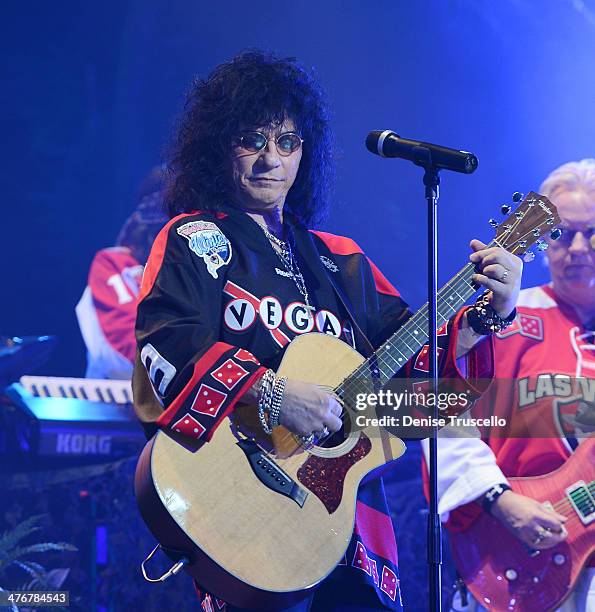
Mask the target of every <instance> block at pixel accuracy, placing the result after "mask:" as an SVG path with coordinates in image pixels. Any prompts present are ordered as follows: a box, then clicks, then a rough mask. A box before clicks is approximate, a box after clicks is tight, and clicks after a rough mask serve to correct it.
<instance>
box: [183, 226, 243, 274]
mask: <svg viewBox="0 0 595 612" xmlns="http://www.w3.org/2000/svg"><path fill="white" fill-rule="evenodd" d="M177 232H178V234H179V235H180V236H184V238H186V239H187V240H188V247H189V248H190V250H191V251H192V252H193V253H195V254H196V255H198V256H199V257H201V258H202V259H203V261H204V262H205V264H206V266H207V270H208V272H209V274H210V275H211V276H212V277H213V278H218V274H217V270H218V269H219V268H220V267H221V266H225V265H227V264H228V263H229V262H230V261H231V243H230V242H229V240H228V239H227V236H226V235H225V234H224V233H223V232H222V231H221V230H220V229H219V228H218V227H217V226H216V225H215V224H214V223H212V222H211V221H191V222H190V223H184V225H181V226H180V227H178V229H177Z"/></svg>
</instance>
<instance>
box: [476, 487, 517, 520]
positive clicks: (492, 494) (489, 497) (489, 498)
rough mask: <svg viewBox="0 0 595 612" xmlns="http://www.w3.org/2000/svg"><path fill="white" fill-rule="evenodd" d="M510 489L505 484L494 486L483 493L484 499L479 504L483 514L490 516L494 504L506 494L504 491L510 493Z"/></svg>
mask: <svg viewBox="0 0 595 612" xmlns="http://www.w3.org/2000/svg"><path fill="white" fill-rule="evenodd" d="M510 490H511V488H510V486H509V485H507V484H506V483H505V482H502V483H500V484H497V485H494V486H493V487H492V488H491V489H489V490H488V491H486V492H485V495H484V498H483V500H482V502H481V505H482V507H483V509H484V510H485V512H487V513H488V514H492V506H493V505H494V502H495V501H496V500H497V499H498V498H499V497H500V495H502V494H503V493H506V491H510Z"/></svg>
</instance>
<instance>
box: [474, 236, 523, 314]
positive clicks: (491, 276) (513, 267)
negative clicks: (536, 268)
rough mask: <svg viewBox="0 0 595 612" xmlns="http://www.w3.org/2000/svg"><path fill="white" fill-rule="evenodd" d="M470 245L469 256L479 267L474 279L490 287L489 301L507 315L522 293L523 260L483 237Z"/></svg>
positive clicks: (497, 310)
mask: <svg viewBox="0 0 595 612" xmlns="http://www.w3.org/2000/svg"><path fill="white" fill-rule="evenodd" d="M470 246H471V248H472V249H473V251H474V252H473V253H471V255H470V256H469V259H470V260H471V262H472V263H474V264H475V265H476V267H477V268H478V273H477V274H474V275H473V280H474V281H475V282H476V283H477V284H479V285H481V286H482V287H485V288H486V289H489V290H490V291H491V296H490V304H491V306H492V308H493V309H494V310H495V311H496V312H497V313H498V314H499V315H500V316H501V317H502V318H503V319H505V318H506V317H508V315H509V314H510V313H511V312H512V311H513V310H514V307H515V306H516V303H517V299H518V297H519V291H520V289H521V276H522V274H523V262H522V260H521V259H520V258H519V257H517V256H516V255H513V254H512V253H509V252H508V251H507V250H506V249H503V248H501V247H488V246H487V245H486V244H484V243H483V242H481V240H472V241H471V243H470Z"/></svg>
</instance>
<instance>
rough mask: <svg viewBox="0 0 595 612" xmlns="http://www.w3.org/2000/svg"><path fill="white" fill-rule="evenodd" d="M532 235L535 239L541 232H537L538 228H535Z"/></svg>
mask: <svg viewBox="0 0 595 612" xmlns="http://www.w3.org/2000/svg"><path fill="white" fill-rule="evenodd" d="M533 235H534V236H535V237H539V236H540V235H541V232H540V231H539V228H538V227H536V228H535V229H534V230H533Z"/></svg>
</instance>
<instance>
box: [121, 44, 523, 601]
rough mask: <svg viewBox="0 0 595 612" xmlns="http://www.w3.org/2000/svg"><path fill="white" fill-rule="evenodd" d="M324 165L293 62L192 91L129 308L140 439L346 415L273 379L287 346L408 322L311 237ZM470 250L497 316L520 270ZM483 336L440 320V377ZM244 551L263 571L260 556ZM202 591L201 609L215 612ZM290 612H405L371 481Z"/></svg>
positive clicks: (482, 361)
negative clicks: (348, 525) (345, 540)
mask: <svg viewBox="0 0 595 612" xmlns="http://www.w3.org/2000/svg"><path fill="white" fill-rule="evenodd" d="M332 160H333V147H332V138H331V131H330V125H329V115H328V110H327V104H326V102H325V99H324V96H323V95H322V92H321V90H320V88H319V86H318V85H317V83H316V82H315V81H314V79H313V78H312V76H311V74H310V73H309V72H308V71H306V70H304V69H303V68H302V67H301V66H300V65H299V64H298V63H297V62H296V61H295V60H293V59H278V58H276V57H274V56H273V55H270V54H267V53H263V52H260V51H250V52H246V53H243V54H241V55H239V56H237V57H236V58H234V59H233V60H231V61H230V62H227V63H224V64H222V65H220V66H218V67H217V68H216V69H215V70H214V71H213V72H212V73H211V75H210V76H209V77H208V78H207V79H206V80H202V81H196V82H195V83H194V85H193V87H192V89H191V91H190V93H189V96H188V101H187V104H186V107H185V110H184V113H183V116H182V118H181V122H180V125H179V130H178V136H177V139H176V141H175V144H174V147H173V152H172V162H171V165H170V168H171V172H172V176H171V185H170V188H169V190H168V194H167V198H166V200H167V206H168V210H169V213H170V216H171V217H172V219H171V220H170V222H169V223H168V224H167V225H166V227H165V228H164V229H163V230H162V231H161V233H160V234H159V236H158V237H157V239H156V241H155V244H154V246H153V249H152V252H151V255H150V257H149V262H148V265H147V267H146V269H145V274H144V277H143V285H142V288H141V293H140V303H139V308H138V318H137V327H136V332H137V342H138V353H137V361H136V366H135V372H134V378H133V389H134V394H135V408H136V411H137V414H138V416H139V418H140V420H141V421H142V422H143V424H144V426H145V428H146V430H147V432H148V433H154V432H155V431H156V429H157V428H161V429H163V430H165V431H169V432H172V434H173V436H174V437H177V438H179V437H182V438H186V439H187V440H190V439H192V440H197V441H198V442H199V443H202V442H203V441H204V442H206V443H207V444H208V443H209V442H211V441H213V440H214V439H216V437H217V436H218V435H219V434H218V432H220V431H221V430H220V427H221V426H222V424H223V423H226V425H225V426H224V427H221V429H224V428H225V427H227V428H228V429H229V427H230V426H229V422H230V420H228V419H227V417H231V419H236V418H238V417H237V415H238V409H239V408H240V407H241V406H246V405H252V406H254V408H253V411H252V413H251V414H253V416H254V420H255V423H256V429H257V432H256V433H255V434H254V436H255V437H257V438H258V439H259V440H261V439H265V438H266V440H268V441H269V442H270V440H271V439H273V440H274V435H273V436H272V438H268V435H269V434H271V433H273V434H274V433H275V432H274V430H276V429H277V428H279V427H281V428H285V430H289V432H292V434H294V435H295V436H296V439H297V440H301V441H302V443H303V447H304V448H305V449H308V448H310V447H311V446H312V445H316V444H317V443H321V442H322V441H323V440H325V439H327V438H329V436H330V435H331V434H332V433H334V432H340V431H341V430H342V424H343V423H342V416H343V415H342V412H343V409H342V406H341V404H340V401H338V398H337V397H336V396H335V395H334V394H333V393H331V392H330V391H329V390H328V389H327V388H324V387H322V386H318V385H315V384H310V383H306V382H302V381H300V380H293V379H291V378H289V379H285V378H284V377H281V376H279V377H277V376H275V370H276V369H277V368H278V366H279V363H280V361H281V358H282V356H283V354H284V352H285V349H286V347H287V345H288V344H289V343H290V342H291V341H292V340H293V339H294V338H297V337H299V336H300V335H301V334H304V333H309V332H312V331H317V332H319V333H322V334H330V335H332V336H335V337H336V338H339V339H341V340H343V341H345V342H346V343H348V344H350V345H351V346H352V347H354V348H356V349H358V350H359V351H360V352H364V353H369V352H370V351H369V348H370V346H372V347H378V346H379V345H380V344H381V343H383V342H384V341H385V340H386V339H387V338H388V337H389V336H390V335H391V334H392V333H394V332H395V330H396V329H398V328H399V327H400V326H401V325H402V324H403V323H404V322H405V321H406V320H407V319H408V318H409V317H410V312H409V310H408V308H407V306H406V304H405V302H404V301H403V300H402V299H401V297H400V295H399V293H398V292H397V290H396V289H395V288H394V287H393V286H392V285H391V284H390V282H389V281H388V280H387V279H386V278H385V277H384V276H383V275H382V273H381V272H380V271H379V270H378V268H376V266H375V265H374V264H373V263H372V262H371V261H369V260H368V258H367V257H366V256H365V254H364V253H363V251H362V250H361V249H360V248H359V247H358V245H357V244H356V243H355V242H354V241H353V240H351V239H349V238H344V237H341V236H335V235H331V234H328V233H325V232H320V231H315V230H314V228H315V227H316V226H317V224H318V223H319V222H320V221H321V219H323V218H324V216H325V214H326V212H327V209H328V198H329V186H330V181H331V178H332V174H333V172H332V168H333V163H332ZM472 246H473V248H474V251H475V253H474V254H473V255H471V258H472V259H473V261H475V263H477V265H478V266H479V268H480V269H482V273H481V274H477V275H476V276H475V277H474V278H475V280H476V281H477V282H478V283H480V284H482V285H484V286H486V287H488V288H489V289H490V290H491V294H490V300H491V302H490V303H491V307H492V308H493V309H494V310H495V312H496V313H497V314H498V315H499V316H501V317H502V318H505V317H508V316H509V314H510V313H511V311H512V310H513V309H514V303H515V300H516V295H517V293H518V288H519V284H520V272H521V267H522V266H521V263H520V261H519V260H518V259H517V258H515V257H513V256H512V255H510V254H508V253H506V252H505V251H503V250H501V249H491V248H490V249H487V248H485V245H484V244H483V243H480V242H479V241H474V242H473V243H472ZM459 328H460V329H459ZM366 337H367V338H366ZM481 338H482V335H481V334H478V333H476V332H474V331H472V330H471V329H470V328H469V325H468V323H467V318H466V314H465V313H464V312H463V311H461V312H460V313H458V314H457V315H456V316H455V317H453V319H452V320H451V321H449V322H448V324H445V325H444V329H443V330H442V333H441V335H440V342H441V346H442V349H443V350H442V352H441V366H440V367H441V372H442V375H444V376H451V377H453V378H461V373H460V371H459V370H458V369H457V367H456V365H455V361H456V359H457V357H462V356H463V355H464V354H467V353H468V354H469V355H472V357H473V358H472V359H469V360H468V370H467V374H468V376H469V380H470V381H471V380H472V379H476V378H480V377H482V376H485V375H489V372H490V368H491V361H490V355H491V352H490V342H489V341H487V342H481V343H480V342H479V340H480V339H481ZM475 344H477V348H474V347H475ZM329 359H332V356H331V355H329ZM416 360H417V361H416ZM422 360H423V359H422V358H418V356H417V355H415V356H414V357H413V358H412V360H411V362H410V364H409V366H408V372H410V373H413V370H414V367H413V364H415V363H417V364H418V366H419V367H418V370H419V372H420V373H421V375H424V371H423V370H424V368H423V364H421V361H422ZM426 371H427V370H426ZM469 384H470V383H469ZM477 392H478V393H479V392H480V390H477ZM257 406H258V407H257ZM234 431H235V430H234ZM234 435H235V434H234ZM338 436H339V439H341V440H342V437H341V436H340V434H338ZM332 440H333V438H332V437H331V446H332V445H333V444H332ZM266 443H268V442H264V443H263V444H266ZM273 448H274V444H273ZM198 452H199V454H200V450H199V451H198ZM201 484H202V486H205V485H204V483H197V485H196V486H201ZM218 487H219V483H217V484H216V485H215V484H214V485H213V488H218ZM290 503H292V502H290ZM240 528H241V526H240ZM307 537H308V534H307V533H304V538H307ZM281 545H282V543H281V542H280V543H279V546H281ZM246 554H248V553H246ZM250 554H253V555H254V558H253V560H252V563H251V564H252V565H253V566H254V567H256V568H258V567H259V565H260V561H262V560H261V559H260V558H259V556H258V555H259V552H258V547H255V548H254V551H253V552H251V553H250ZM306 561H307V560H306ZM287 562H288V563H291V560H288V561H287ZM321 578H322V577H321ZM199 582H200V578H199ZM215 590H216V589H215ZM215 594H216V595H217V596H219V597H221V596H222V594H221V593H215ZM202 596H203V601H202V606H203V609H205V610H209V609H211V608H212V609H222V608H223V606H224V605H226V604H225V603H224V602H223V601H221V600H215V599H214V598H212V597H211V596H210V595H208V594H205V593H202ZM235 598H236V600H235V601H234V603H235V604H238V603H240V604H241V605H244V606H250V603H249V602H246V601H240V600H239V598H238V596H237V594H236V595H235ZM228 599H234V594H229V595H228ZM227 606H228V607H227V609H228V610H236V609H238V608H236V607H232V606H231V605H229V604H227ZM253 607H254V606H253ZM286 609H287V610H289V609H291V610H295V611H297V610H308V609H311V610H324V612H329V611H331V610H360V611H363V610H401V609H402V603H401V593H400V588H399V577H398V568H397V550H396V542H395V536H394V531H393V527H392V523H391V518H390V514H389V511H388V506H387V502H386V498H385V495H384V488H383V483H382V479H381V478H380V477H379V476H377V477H367V478H366V479H365V481H364V483H363V484H362V485H361V486H360V488H359V492H358V498H357V504H356V514H355V527H354V532H353V536H352V538H351V542H350V543H349V546H348V548H347V550H346V552H345V556H344V558H343V561H342V562H340V563H339V565H338V566H337V568H336V569H335V570H334V571H333V572H332V573H331V575H330V576H329V577H328V578H327V579H325V580H324V581H323V582H322V584H321V586H320V587H319V588H318V590H316V591H315V592H314V593H312V594H310V596H309V597H308V598H306V599H305V600H304V601H302V602H301V603H299V604H297V605H296V606H294V607H292V608H286Z"/></svg>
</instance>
